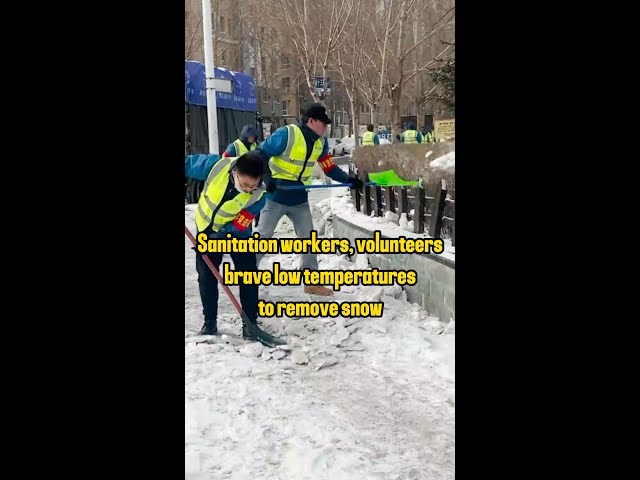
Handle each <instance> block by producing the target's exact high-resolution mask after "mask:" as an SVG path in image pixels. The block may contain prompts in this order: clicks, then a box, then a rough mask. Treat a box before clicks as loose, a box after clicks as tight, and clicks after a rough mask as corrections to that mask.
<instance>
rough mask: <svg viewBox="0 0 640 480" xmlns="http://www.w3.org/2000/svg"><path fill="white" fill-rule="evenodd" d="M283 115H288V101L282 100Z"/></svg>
mask: <svg viewBox="0 0 640 480" xmlns="http://www.w3.org/2000/svg"><path fill="white" fill-rule="evenodd" d="M282 115H287V101H286V100H282Z"/></svg>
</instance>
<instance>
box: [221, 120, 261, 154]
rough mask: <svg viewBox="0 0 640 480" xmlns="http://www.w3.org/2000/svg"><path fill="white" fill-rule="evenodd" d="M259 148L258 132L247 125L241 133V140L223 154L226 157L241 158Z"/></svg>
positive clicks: (232, 143)
mask: <svg viewBox="0 0 640 480" xmlns="http://www.w3.org/2000/svg"><path fill="white" fill-rule="evenodd" d="M257 146H258V131H257V130H256V128H255V127H252V126H251V125H245V126H244V127H242V131H241V132H240V138H238V139H237V140H235V141H234V142H231V143H230V144H229V146H228V147H227V149H226V150H225V151H224V153H223V154H222V155H223V156H225V157H239V156H240V155H244V154H245V153H247V152H249V151H253V150H255V149H256V147H257Z"/></svg>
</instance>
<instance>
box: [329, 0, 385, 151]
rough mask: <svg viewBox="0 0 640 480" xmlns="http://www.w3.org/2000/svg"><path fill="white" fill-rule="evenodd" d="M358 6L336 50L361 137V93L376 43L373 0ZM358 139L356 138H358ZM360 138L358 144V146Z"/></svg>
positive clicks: (354, 128) (359, 1)
mask: <svg viewBox="0 0 640 480" xmlns="http://www.w3.org/2000/svg"><path fill="white" fill-rule="evenodd" d="M354 3H355V9H354V11H353V12H352V15H351V16H350V18H349V31H348V33H347V34H346V35H345V39H344V41H343V42H342V45H341V48H338V49H337V50H336V55H337V60H338V70H339V72H340V78H341V80H342V85H343V87H344V89H345V92H346V94H347V97H348V98H349V106H350V115H349V117H350V119H351V126H350V127H351V131H352V132H353V133H354V135H355V136H357V133H358V116H357V110H356V109H357V105H358V101H357V98H358V92H359V91H360V90H361V86H362V83H363V81H364V76H365V72H367V70H368V69H369V68H370V66H371V64H372V55H373V50H374V49H375V48H376V45H375V43H372V42H371V37H370V36H368V35H367V34H368V33H369V22H370V21H371V17H372V16H373V15H374V14H375V12H372V11H371V9H370V8H369V7H370V1H369V0H364V8H363V0H355V2H354ZM354 138H355V137H354ZM357 144H358V143H357V141H356V145H357Z"/></svg>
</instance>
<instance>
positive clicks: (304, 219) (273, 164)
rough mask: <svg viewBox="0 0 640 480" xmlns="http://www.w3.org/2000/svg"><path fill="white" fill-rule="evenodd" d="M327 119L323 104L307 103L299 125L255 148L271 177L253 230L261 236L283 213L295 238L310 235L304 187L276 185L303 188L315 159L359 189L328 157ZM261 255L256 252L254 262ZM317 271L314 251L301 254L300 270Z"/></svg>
mask: <svg viewBox="0 0 640 480" xmlns="http://www.w3.org/2000/svg"><path fill="white" fill-rule="evenodd" d="M330 123H331V120H330V119H329V117H328V116H327V112H326V109H325V107H324V106H322V105H321V104H319V103H313V104H311V105H310V106H309V107H308V108H307V109H306V110H305V112H304V113H303V115H302V118H301V119H300V122H299V124H297V125H296V124H291V125H287V126H285V127H281V128H279V129H278V130H276V131H275V132H274V133H273V134H272V135H271V136H270V137H269V138H268V139H267V140H265V141H264V143H262V145H260V146H259V147H258V149H257V150H256V152H261V153H262V154H263V156H264V160H265V162H267V161H268V165H269V169H270V173H271V179H269V180H268V181H267V180H266V179H265V183H267V191H268V192H269V194H268V195H267V203H266V205H265V207H264V209H263V210H262V211H261V212H260V225H259V226H258V227H257V228H256V231H258V232H259V233H260V237H261V238H271V237H272V236H273V232H274V230H275V229H276V226H277V225H278V222H279V221H280V219H281V218H282V217H283V216H284V215H286V216H287V217H289V219H291V221H292V222H293V226H294V228H295V231H296V235H297V236H298V238H310V236H311V230H313V229H314V228H313V220H312V218H311V210H310V209H309V200H308V197H307V191H306V190H305V189H304V188H298V189H295V190H279V189H278V188H279V187H286V186H298V187H304V182H306V181H307V180H309V179H310V178H311V171H312V169H313V165H314V163H315V162H318V164H319V165H320V167H321V168H322V170H323V171H324V173H325V174H326V175H327V176H328V177H329V178H332V179H333V180H335V181H337V182H340V183H346V184H349V185H350V187H351V188H362V186H363V183H362V181H361V180H360V179H358V178H350V177H349V176H348V175H347V174H346V173H345V172H343V171H342V170H341V169H340V168H339V167H338V166H336V164H335V163H333V161H332V160H331V156H330V155H329V146H328V145H329V144H328V142H327V139H326V138H325V137H323V136H322V135H323V133H324V132H325V130H326V128H327V125H329V124H330ZM261 258H262V255H260V254H258V265H260V260H261ZM305 268H308V269H309V270H318V258H317V256H316V254H315V253H306V254H302V269H303V270H304V269H305ZM304 291H305V293H310V294H314V295H324V296H328V295H333V291H332V290H329V289H328V288H325V287H323V286H321V285H305V287H304Z"/></svg>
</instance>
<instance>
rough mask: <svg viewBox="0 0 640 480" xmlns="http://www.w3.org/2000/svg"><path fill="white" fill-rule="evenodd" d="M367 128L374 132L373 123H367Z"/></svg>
mask: <svg viewBox="0 0 640 480" xmlns="http://www.w3.org/2000/svg"><path fill="white" fill-rule="evenodd" d="M367 130H369V131H370V132H373V123H370V124H369V125H367Z"/></svg>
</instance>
